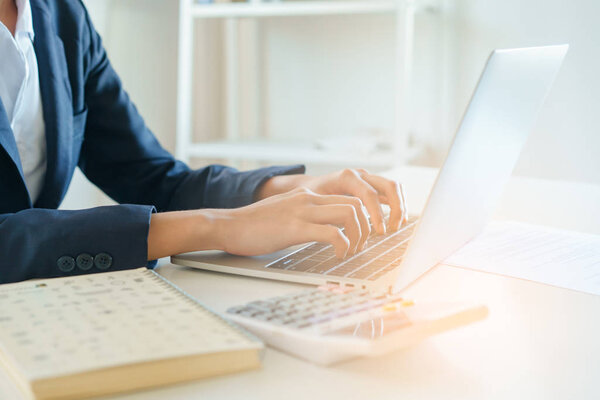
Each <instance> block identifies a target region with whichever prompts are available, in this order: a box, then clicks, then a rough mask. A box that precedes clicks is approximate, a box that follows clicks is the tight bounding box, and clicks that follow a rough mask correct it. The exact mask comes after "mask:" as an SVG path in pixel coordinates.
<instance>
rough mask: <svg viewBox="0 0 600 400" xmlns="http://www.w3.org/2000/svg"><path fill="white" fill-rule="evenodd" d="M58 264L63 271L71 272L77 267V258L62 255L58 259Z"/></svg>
mask: <svg viewBox="0 0 600 400" xmlns="http://www.w3.org/2000/svg"><path fill="white" fill-rule="evenodd" d="M56 265H57V266H58V269H60V270H61V271H63V272H70V271H73V268H75V259H74V258H73V257H69V256H62V257H60V258H59V259H58V260H57V261H56Z"/></svg>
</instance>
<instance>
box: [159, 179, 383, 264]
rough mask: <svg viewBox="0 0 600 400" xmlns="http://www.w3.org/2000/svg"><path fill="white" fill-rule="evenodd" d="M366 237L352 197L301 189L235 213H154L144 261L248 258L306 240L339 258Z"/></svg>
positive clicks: (365, 224) (360, 210)
mask: <svg viewBox="0 0 600 400" xmlns="http://www.w3.org/2000/svg"><path fill="white" fill-rule="evenodd" d="M342 227H343V228H344V229H343V231H342V229H341V228H342ZM370 232H371V229H370V227H369V221H368V219H367V215H366V214H365V212H364V210H363V205H362V202H361V201H360V199H358V198H357V197H350V196H342V195H320V194H317V193H314V192H312V191H310V190H309V189H306V188H300V189H295V190H292V191H290V192H288V193H284V194H280V195H275V196H272V197H269V198H267V199H265V200H262V201H259V202H256V203H254V204H251V205H249V206H246V207H241V208H236V209H219V210H193V211H178V212H169V213H161V214H154V215H152V219H151V221H150V232H149V234H148V259H149V260H153V259H157V258H161V257H165V256H168V255H172V254H178V253H184V252H189V251H197V250H224V251H227V252H229V253H232V254H237V255H243V256H252V255H260V254H267V253H272V252H274V251H277V250H281V249H284V248H286V247H289V246H292V245H295V244H300V243H306V242H311V241H317V242H324V243H329V244H331V245H333V246H334V248H335V253H336V255H337V257H339V258H343V257H346V256H349V255H352V254H354V253H356V252H357V251H360V250H362V248H363V246H364V244H365V242H366V240H367V238H368V236H369V234H370Z"/></svg>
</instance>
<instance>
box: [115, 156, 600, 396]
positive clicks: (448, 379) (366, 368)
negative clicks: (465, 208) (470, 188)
mask: <svg viewBox="0 0 600 400" xmlns="http://www.w3.org/2000/svg"><path fill="white" fill-rule="evenodd" d="M435 172H436V171H435V170H432V169H424V168H402V169H399V170H397V171H393V172H391V173H390V175H391V176H396V177H398V178H399V179H400V180H401V181H402V182H404V183H405V187H406V193H407V194H408V196H409V206H411V208H412V210H413V211H418V210H419V209H421V208H422V207H423V204H424V202H425V199H426V197H427V193H428V191H429V188H430V187H431V185H432V183H433V181H434V179H435ZM598 204H600V187H599V186H595V185H589V184H578V183H564V182H552V181H542V180H535V179H523V178H515V179H513V180H512V181H511V182H510V184H509V185H508V187H507V190H506V192H505V195H504V197H503V198H502V201H501V203H500V206H499V208H498V212H497V214H496V218H498V219H513V220H520V221H525V222H531V223H537V224H544V225H550V226H557V227H560V228H566V229H573V230H580V231H585V232H591V233H596V234H600V213H598V211H600V210H599V209H598ZM158 271H159V272H160V273H161V274H162V275H164V276H165V277H167V278H168V279H170V280H171V281H173V282H175V283H176V284H177V285H179V286H180V287H182V288H183V289H184V290H186V291H188V292H189V293H191V294H192V295H194V296H196V297H197V298H198V299H200V300H201V301H202V302H204V303H205V304H207V305H208V306H210V307H212V308H213V309H215V310H217V311H224V310H225V309H226V308H227V307H229V306H231V305H234V304H239V303H243V302H247V301H250V300H254V299H257V298H261V297H265V296H274V295H278V294H283V293H286V292H289V291H291V290H294V289H297V288H298V287H300V286H301V285H297V284H290V283H282V282H276V281H266V280H261V279H254V278H247V277H240V276H233V275H225V274H220V273H212V272H204V271H198V270H194V269H190V268H183V267H178V266H174V265H170V264H165V265H162V266H161V267H160V268H159V270H158ZM406 296H407V297H411V298H414V299H447V300H475V301H478V302H482V303H484V304H487V305H488V307H489V309H490V315H489V317H488V318H487V319H486V320H485V321H482V322H479V323H476V324H473V325H470V326H467V327H463V328H460V329H457V330H455V331H451V332H447V333H444V334H441V335H438V336H436V337H433V338H431V339H429V340H426V341H424V342H422V343H420V344H418V345H417V346H414V347H412V348H409V349H405V350H402V351H398V352H395V353H393V354H388V355H385V356H382V357H377V358H371V359H357V360H354V361H350V362H346V363H343V364H340V365H337V366H333V367H330V368H324V367H318V366H315V365H312V364H309V363H306V362H303V361H300V360H297V359H295V358H293V357H290V356H287V355H285V354H283V353H280V352H278V351H275V350H271V349H269V350H267V352H266V354H265V358H264V361H263V368H262V369H261V370H257V371H251V372H247V373H241V374H237V375H229V376H223V377H218V378H213V379H207V380H203V381H198V382H194V383H189V384H183V385H178V386H172V387H167V388H161V389H157V390H152V391H146V392H139V393H135V394H130V395H124V396H118V397H115V399H121V400H124V399H128V400H134V399H135V400H142V399H144V400H149V399H196V398H209V399H306V398H319V399H320V398H329V399H355V398H366V399H391V398H394V399H398V398H403V399H412V398H418V399H429V398H431V399H440V398H444V399H461V400H464V399H516V398H520V399H525V398H526V399H536V398H539V399H571V398H576V399H583V398H585V399H590V398H600V386H598V378H600V322H597V316H598V315H600V296H592V295H588V294H584V293H579V292H574V291H570V290H566V289H560V288H555V287H549V286H545V285H541V284H536V283H533V282H528V281H523V280H519V279H514V278H508V277H503V276H498V275H493V274H487V273H482V272H475V271H469V270H464V269H460V268H454V267H450V266H445V265H439V266H437V267H435V268H434V269H432V270H431V271H430V272H429V273H428V274H427V275H426V276H425V277H424V279H420V280H419V281H418V282H417V283H416V284H414V285H413V286H411V287H410V288H409V289H408V290H407V291H406ZM199 334H201V333H199Z"/></svg>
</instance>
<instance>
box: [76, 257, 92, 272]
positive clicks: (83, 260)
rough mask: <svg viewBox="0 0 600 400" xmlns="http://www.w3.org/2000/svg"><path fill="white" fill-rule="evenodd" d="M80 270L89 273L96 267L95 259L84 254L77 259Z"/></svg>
mask: <svg viewBox="0 0 600 400" xmlns="http://www.w3.org/2000/svg"><path fill="white" fill-rule="evenodd" d="M76 261H77V266H78V267H79V269H81V270H84V271H87V270H88V269H90V268H92V267H93V266H94V257H92V256H91V255H89V254H87V253H82V254H80V255H78V256H77V258H76Z"/></svg>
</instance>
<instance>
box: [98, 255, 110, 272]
mask: <svg viewBox="0 0 600 400" xmlns="http://www.w3.org/2000/svg"><path fill="white" fill-rule="evenodd" d="M112 261H113V259H112V256H111V255H110V254H107V253H98V254H96V257H94V265H95V266H96V268H98V269H102V270H105V269H109V268H110V267H111V265H112Z"/></svg>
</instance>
